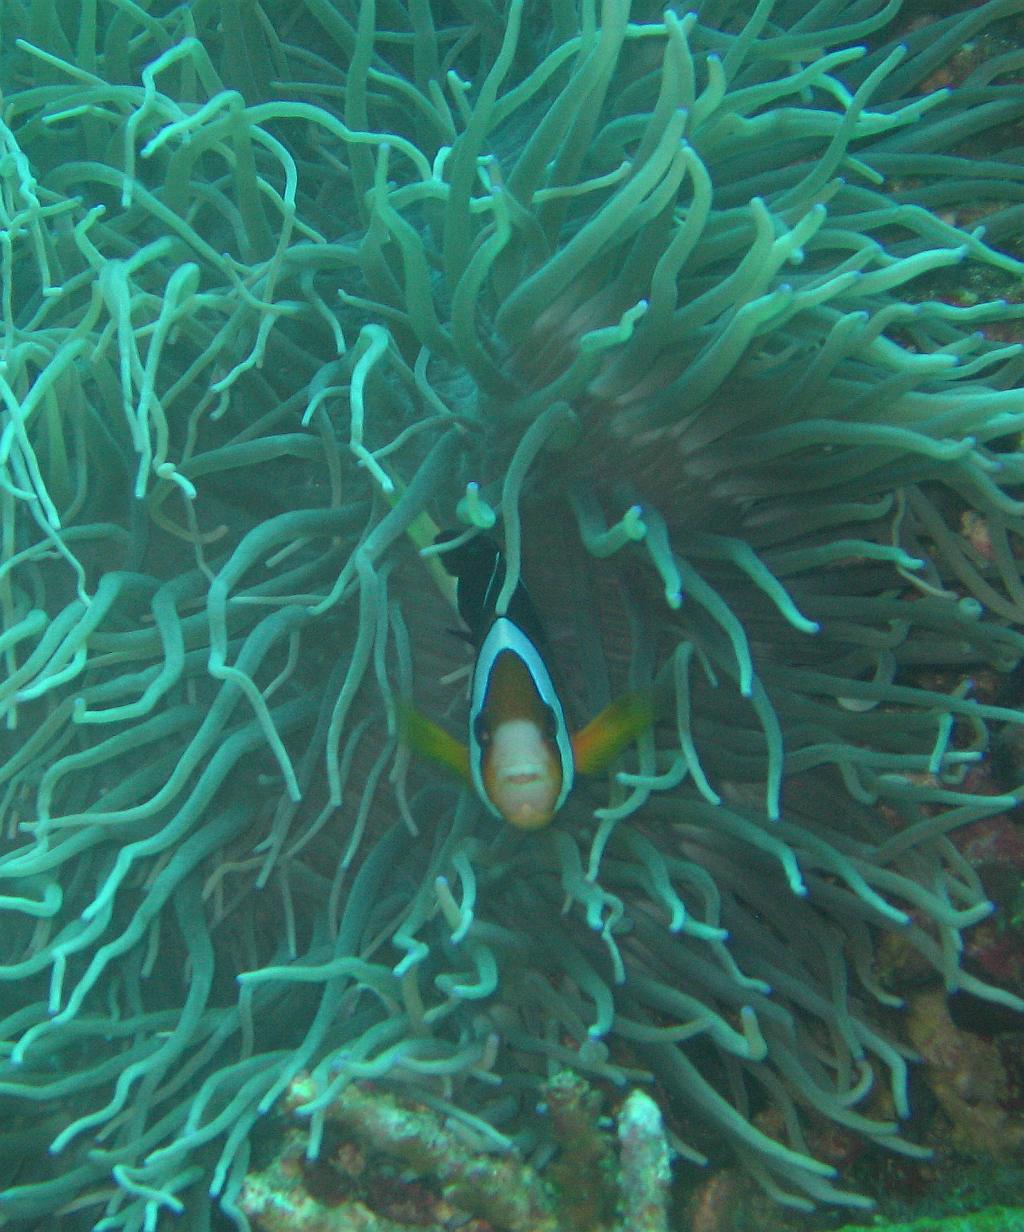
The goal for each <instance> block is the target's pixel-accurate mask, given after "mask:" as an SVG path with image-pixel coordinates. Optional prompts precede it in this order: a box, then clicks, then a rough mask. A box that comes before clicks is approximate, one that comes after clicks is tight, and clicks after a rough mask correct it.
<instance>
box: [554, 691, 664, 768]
mask: <svg viewBox="0 0 1024 1232" xmlns="http://www.w3.org/2000/svg"><path fill="white" fill-rule="evenodd" d="M653 723H654V705H653V703H652V701H651V698H650V695H649V694H647V693H625V694H623V696H622V697H620V698H618V699H617V700H616V701H614V702H612V704H611V705H610V706H605V708H604V709H603V710H602V711H601V713H600V714H599V715H597V716H596V717H595V718H593V719H591V720H590V722H589V723H588V724H587V725H586V727H583V728H581V729H580V730H579V731H578V732H576V733H575V734H574V735H573V737H572V754H573V761H574V763H575V767H576V771H577V773H579V774H600V772H601V771H602V770H607V768H608V767H609V766H610V765H611V763H612V762H613V761H614V760H615V758H616V757H618V755H619V754H620V753H621V752H622V750H623V749H624V748H625V747H626V745H627V744H629V743H630V742H631V741H632V740H634V739H635V738H636V737H637V736H639V735H640V733H641V732H643V731H646V730H647V729H648V728H649V727H650V726H651V725H652V724H653Z"/></svg>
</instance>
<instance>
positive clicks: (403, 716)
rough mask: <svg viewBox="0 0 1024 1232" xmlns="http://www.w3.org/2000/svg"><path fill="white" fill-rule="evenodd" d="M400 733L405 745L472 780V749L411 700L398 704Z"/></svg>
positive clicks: (467, 779)
mask: <svg viewBox="0 0 1024 1232" xmlns="http://www.w3.org/2000/svg"><path fill="white" fill-rule="evenodd" d="M398 736H399V739H400V740H401V741H402V743H403V744H407V745H408V746H409V747H410V748H412V749H415V750H416V752H417V753H422V754H423V756H424V757H429V758H430V760H431V761H436V762H437V763H438V764H439V765H442V766H444V767H446V768H447V769H448V770H450V771H451V772H452V773H453V774H457V775H458V776H459V778H460V779H462V781H463V782H464V783H468V782H469V781H470V777H469V749H467V748H466V746H465V745H464V744H461V743H460V742H459V741H458V740H456V739H455V737H454V736H453V735H451V734H450V733H449V732H446V731H445V730H444V728H443V727H439V726H438V725H437V724H436V723H434V722H432V721H431V720H430V719H428V718H426V717H425V716H424V715H422V714H420V712H419V711H418V710H417V709H416V708H415V707H414V706H411V705H410V704H409V703H408V702H399V704H398Z"/></svg>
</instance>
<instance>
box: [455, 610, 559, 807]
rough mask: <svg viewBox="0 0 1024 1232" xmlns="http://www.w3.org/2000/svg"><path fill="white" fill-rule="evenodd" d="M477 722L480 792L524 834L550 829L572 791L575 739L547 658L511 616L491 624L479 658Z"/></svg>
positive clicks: (472, 755)
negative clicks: (571, 734) (572, 740)
mask: <svg viewBox="0 0 1024 1232" xmlns="http://www.w3.org/2000/svg"><path fill="white" fill-rule="evenodd" d="M469 717H470V721H469V772H470V778H471V780H472V783H473V786H474V787H475V789H476V792H477V795H478V796H479V797H480V799H481V800H482V801H483V802H484V803H485V804H486V805H487V807H488V808H489V809H490V810H491V812H492V813H494V815H495V816H496V817H501V818H503V819H504V820H505V821H507V822H509V823H510V824H511V825H514V826H518V827H519V828H520V829H524V830H534V829H537V828H539V827H540V826H545V825H547V823H548V822H549V821H550V820H551V818H552V817H553V816H554V815H555V813H557V812H558V810H559V809H560V808H561V807H562V805H563V804H564V803H565V800H566V797H567V796H568V795H569V792H570V791H571V790H572V785H573V774H574V771H573V752H572V742H571V740H570V738H569V729H568V726H567V725H566V721H565V713H564V711H563V710H562V703H561V702H560V701H559V698H558V694H557V693H556V691H555V686H554V683H553V681H552V679H551V675H550V673H549V672H548V669H547V666H546V664H545V663H544V660H543V659H542V658H541V656H540V654H539V652H538V651H537V648H536V647H535V646H534V644H533V643H532V642H531V641H530V639H529V638H528V637H527V636H526V635H525V634H524V633H523V631H522V630H521V629H520V628H519V627H518V625H516V624H515V623H514V622H513V621H511V620H509V619H508V618H507V617H505V616H499V617H498V618H497V619H496V620H495V621H494V623H493V624H492V625H491V627H490V629H489V630H488V632H487V636H486V637H485V638H484V640H483V643H482V645H481V646H480V650H479V652H478V654H477V661H476V667H475V669H474V672H473V689H472V694H471V697H470V711H469Z"/></svg>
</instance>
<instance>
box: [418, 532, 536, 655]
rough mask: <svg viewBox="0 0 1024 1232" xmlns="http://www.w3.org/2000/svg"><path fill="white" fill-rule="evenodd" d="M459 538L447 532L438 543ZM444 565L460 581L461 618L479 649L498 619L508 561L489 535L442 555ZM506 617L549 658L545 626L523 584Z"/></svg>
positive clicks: (477, 536) (514, 593)
mask: <svg viewBox="0 0 1024 1232" xmlns="http://www.w3.org/2000/svg"><path fill="white" fill-rule="evenodd" d="M456 537H457V536H456V532H455V531H450V530H443V531H441V533H440V534H439V535H438V536H437V538H436V539H435V540H434V542H435V543H436V544H443V543H448V542H450V541H451V540H452V539H454V538H456ZM440 561H441V564H442V565H444V567H445V569H446V570H447V571H448V572H449V573H450V574H451V575H452V577H454V578H455V579H456V594H457V600H458V606H459V615H460V616H461V617H462V619H463V620H464V621H465V622H466V625H467V627H468V628H469V631H470V640H471V641H472V643H473V645H474V646H475V647H477V649H479V648H480V646H482V645H483V642H484V638H486V636H487V634H488V632H489V630H490V627H491V625H492V624H494V621H495V619H496V618H497V612H496V611H495V604H496V603H497V602H498V595H499V594H500V593H501V588H502V586H503V585H504V582H505V557H504V555H503V553H502V551H501V548H500V547H499V546H498V545H497V543H495V541H494V540H493V539H492V538H491V537H490V536H489V535H476V536H474V537H473V538H472V539H467V540H466V542H465V543H460V544H459V546H458V547H456V548H452V549H451V550H450V551H448V552H442V553H441V556H440ZM505 615H506V616H507V617H508V618H509V620H511V621H512V622H513V623H514V624H515V625H516V626H517V627H518V628H519V629H521V630H522V631H523V633H525V634H526V636H527V637H528V638H529V639H530V641H531V642H532V643H533V644H534V646H536V647H537V649H538V650H539V651H540V652H541V654H542V655H546V654H547V647H546V639H545V637H544V628H543V625H542V624H541V620H540V617H539V616H538V615H537V609H536V608H535V607H534V606H533V600H532V599H531V598H530V595H529V592H528V591H527V589H526V587H525V586H524V585H523V583H522V581H520V582H519V585H518V586H517V587H516V588H515V590H514V591H513V592H512V598H511V599H510V600H509V605H508V611H507V612H506V613H505Z"/></svg>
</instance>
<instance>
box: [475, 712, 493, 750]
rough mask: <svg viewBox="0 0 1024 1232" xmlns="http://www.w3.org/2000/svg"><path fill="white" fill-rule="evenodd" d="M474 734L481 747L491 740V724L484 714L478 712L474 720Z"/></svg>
mask: <svg viewBox="0 0 1024 1232" xmlns="http://www.w3.org/2000/svg"><path fill="white" fill-rule="evenodd" d="M473 735H474V736H475V737H476V742H477V744H479V745H480V747H481V748H483V746H484V745H486V744H490V742H491V725H490V723H488V721H487V719H486V718H485V717H484V716H483V715H482V714H478V715H477V716H476V718H475V719H474V720H473Z"/></svg>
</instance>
